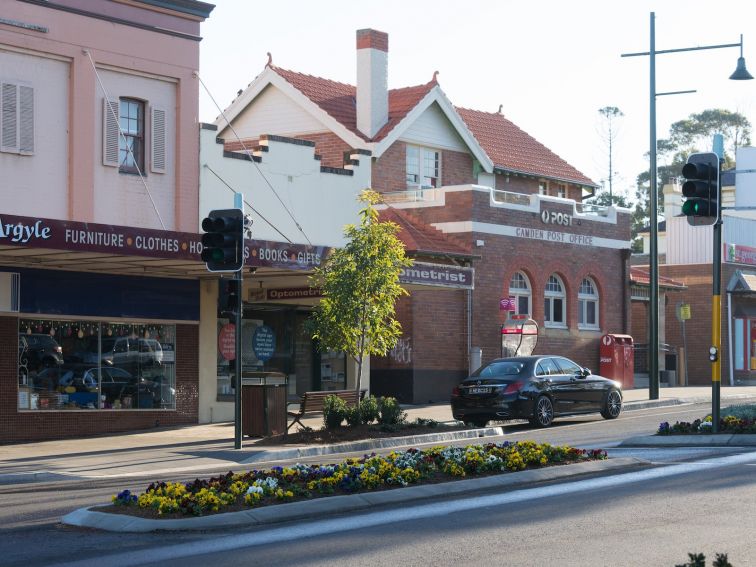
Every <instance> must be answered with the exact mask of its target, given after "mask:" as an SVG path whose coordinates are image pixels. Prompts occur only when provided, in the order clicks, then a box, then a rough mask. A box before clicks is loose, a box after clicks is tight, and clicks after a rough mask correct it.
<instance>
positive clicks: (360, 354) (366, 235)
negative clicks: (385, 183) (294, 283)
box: [311, 189, 412, 392]
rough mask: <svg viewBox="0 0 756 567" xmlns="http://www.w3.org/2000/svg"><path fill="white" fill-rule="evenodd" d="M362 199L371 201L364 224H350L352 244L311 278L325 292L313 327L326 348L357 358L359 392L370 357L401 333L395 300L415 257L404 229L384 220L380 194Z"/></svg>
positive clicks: (363, 215) (346, 233) (338, 251)
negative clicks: (409, 253)
mask: <svg viewBox="0 0 756 567" xmlns="http://www.w3.org/2000/svg"><path fill="white" fill-rule="evenodd" d="M358 199H359V201H360V202H362V203H364V204H365V208H363V209H362V210H361V211H360V224H359V225H352V224H350V225H347V226H346V227H345V228H344V236H345V237H346V239H347V243H346V245H345V246H344V247H343V248H338V249H336V250H334V251H333V252H332V253H331V255H330V256H329V257H328V258H327V259H326V261H325V262H324V263H323V265H322V266H320V267H319V268H316V269H315V273H314V274H313V276H312V278H311V280H312V282H313V285H314V286H317V287H320V288H321V289H322V292H323V299H322V300H321V302H320V305H319V306H318V307H317V309H316V310H315V312H314V313H313V317H312V327H311V330H312V332H313V338H314V339H316V340H318V341H319V342H320V348H321V349H324V350H338V351H343V352H345V353H346V354H348V355H349V356H351V357H352V358H354V359H355V361H356V362H357V380H356V390H357V391H358V392H359V390H360V388H361V384H362V366H363V361H364V357H365V355H371V354H377V355H385V354H386V353H387V352H388V351H389V350H390V349H391V348H393V347H394V346H395V345H396V342H397V340H398V339H399V337H400V336H401V332H402V331H401V325H400V323H399V321H397V320H396V319H395V304H396V300H397V299H398V298H399V297H400V296H402V295H406V294H407V291H406V290H405V289H404V288H402V287H401V286H400V285H399V274H400V272H401V270H402V268H405V267H408V266H410V265H412V261H411V260H409V259H408V258H407V257H406V256H405V253H404V244H403V243H402V242H401V241H400V240H399V239H398V238H397V236H396V233H397V232H398V230H399V227H398V226H397V225H396V224H394V223H391V222H380V221H379V220H378V211H377V210H376V209H375V204H376V203H378V202H379V200H380V196H379V195H378V194H377V193H376V192H374V191H372V190H369V189H368V190H365V191H363V192H362V193H361V194H360V196H359V198H358Z"/></svg>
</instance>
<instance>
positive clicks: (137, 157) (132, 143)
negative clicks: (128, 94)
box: [118, 98, 144, 173]
mask: <svg viewBox="0 0 756 567" xmlns="http://www.w3.org/2000/svg"><path fill="white" fill-rule="evenodd" d="M119 109H120V115H119V123H120V125H121V132H122V134H123V135H122V136H119V138H118V142H119V143H118V169H119V171H121V172H123V173H139V172H140V171H141V172H143V171H144V103H143V102H142V101H139V100H135V99H130V98H122V99H121V100H120V104H119Z"/></svg>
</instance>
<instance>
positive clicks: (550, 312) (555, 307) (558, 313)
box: [543, 274, 567, 327]
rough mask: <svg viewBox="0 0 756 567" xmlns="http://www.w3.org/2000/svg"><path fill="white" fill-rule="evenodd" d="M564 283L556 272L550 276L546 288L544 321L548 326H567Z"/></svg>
mask: <svg viewBox="0 0 756 567" xmlns="http://www.w3.org/2000/svg"><path fill="white" fill-rule="evenodd" d="M566 303H567V301H566V298H565V294H564V284H562V280H561V279H560V278H559V276H557V275H556V274H552V275H551V276H549V280H548V282H546V289H545V290H544V305H543V321H544V325H545V326H546V327H567V320H566V318H565V312H566V309H565V308H566Z"/></svg>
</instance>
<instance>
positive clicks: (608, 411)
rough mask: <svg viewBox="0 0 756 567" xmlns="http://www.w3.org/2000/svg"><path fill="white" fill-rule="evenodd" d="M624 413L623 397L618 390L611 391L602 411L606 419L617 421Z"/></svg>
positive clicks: (602, 415)
mask: <svg viewBox="0 0 756 567" xmlns="http://www.w3.org/2000/svg"><path fill="white" fill-rule="evenodd" d="M621 412H622V395H621V394H620V393H619V391H617V390H609V393H608V394H607V395H606V400H604V407H603V409H602V410H601V417H603V418H604V419H617V418H618V417H619V414H620V413H621Z"/></svg>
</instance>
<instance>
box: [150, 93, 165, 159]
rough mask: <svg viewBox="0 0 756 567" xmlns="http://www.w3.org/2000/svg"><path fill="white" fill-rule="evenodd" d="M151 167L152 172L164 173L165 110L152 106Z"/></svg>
mask: <svg viewBox="0 0 756 567" xmlns="http://www.w3.org/2000/svg"><path fill="white" fill-rule="evenodd" d="M151 110H152V119H151V120H150V123H151V124H152V135H151V137H150V139H151V141H152V151H151V162H150V163H151V167H150V169H151V170H152V171H153V172H154V173H165V110H163V109H162V108H155V107H152V108H151Z"/></svg>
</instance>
